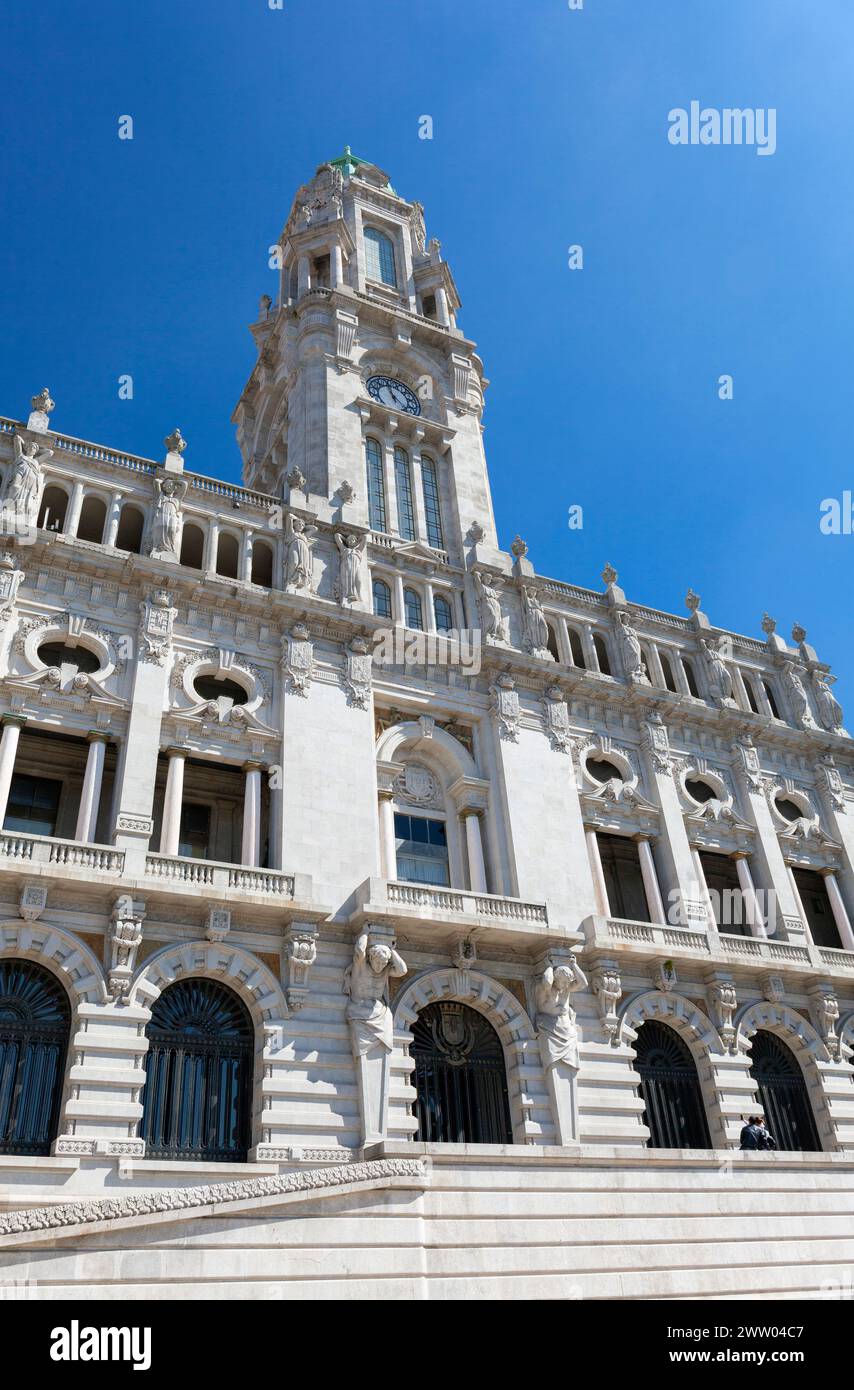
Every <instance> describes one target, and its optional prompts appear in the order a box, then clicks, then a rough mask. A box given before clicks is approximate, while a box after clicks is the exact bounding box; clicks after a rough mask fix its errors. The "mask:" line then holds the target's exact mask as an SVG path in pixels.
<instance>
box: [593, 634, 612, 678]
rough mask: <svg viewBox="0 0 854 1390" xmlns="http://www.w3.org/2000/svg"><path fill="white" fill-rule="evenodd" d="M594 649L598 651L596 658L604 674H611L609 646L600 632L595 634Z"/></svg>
mask: <svg viewBox="0 0 854 1390" xmlns="http://www.w3.org/2000/svg"><path fill="white" fill-rule="evenodd" d="M593 650H594V651H595V652H596V660H597V661H598V663H599V670H600V671H601V672H602V675H603V676H610V674H611V663H610V661H609V660H608V648H607V647H606V646H605V638H604V637H603V636H602V634H601V633H599V632H594V634H593Z"/></svg>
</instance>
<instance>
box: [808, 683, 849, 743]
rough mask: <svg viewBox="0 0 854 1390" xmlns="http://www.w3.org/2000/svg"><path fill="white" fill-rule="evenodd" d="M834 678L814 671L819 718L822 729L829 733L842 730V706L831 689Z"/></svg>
mask: <svg viewBox="0 0 854 1390" xmlns="http://www.w3.org/2000/svg"><path fill="white" fill-rule="evenodd" d="M833 679H835V678H834V677H832V676H831V677H830V678H828V677H827V676H823V675H822V674H821V672H820V671H813V676H812V684H813V690H814V692H815V702H816V706H817V707H818V717H819V719H820V720H821V724H822V728H824V729H827V731H828V733H832V734H835V733H839V732H840V730H841V729H842V706H841V705H840V703H839V701H838V700H837V698H836V696H835V695H834V694H833V691H832V690H831V688H830V681H831V680H833Z"/></svg>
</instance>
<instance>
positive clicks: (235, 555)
mask: <svg viewBox="0 0 854 1390" xmlns="http://www.w3.org/2000/svg"><path fill="white" fill-rule="evenodd" d="M239 563H240V546H239V545H238V542H237V537H236V536H232V535H231V534H230V533H229V532H228V531H222V532H220V535H219V537H218V538H217V545H216V572H217V574H221V575H222V577H223V579H236V578H237V573H238V565H239Z"/></svg>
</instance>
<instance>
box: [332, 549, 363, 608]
mask: <svg viewBox="0 0 854 1390" xmlns="http://www.w3.org/2000/svg"><path fill="white" fill-rule="evenodd" d="M335 544H336V545H337V547H338V552H339V561H338V584H337V586H336V597H337V598H338V602H339V603H343V604H347V605H352V604H362V603H363V602H364V598H365V565H364V560H365V555H366V554H367V550H368V536H367V532H365V534H364V535H362V536H357V535H354V534H353V532H347V533H346V534H345V535H342V534H341V532H340V531H336V532H335Z"/></svg>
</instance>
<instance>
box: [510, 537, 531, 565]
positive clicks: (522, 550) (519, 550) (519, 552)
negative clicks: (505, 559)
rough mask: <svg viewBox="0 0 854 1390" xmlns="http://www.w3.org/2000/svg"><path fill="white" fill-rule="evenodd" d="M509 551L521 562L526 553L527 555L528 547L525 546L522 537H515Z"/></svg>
mask: <svg viewBox="0 0 854 1390" xmlns="http://www.w3.org/2000/svg"><path fill="white" fill-rule="evenodd" d="M510 549H511V550H512V552H513V554H514V555H515V556H516V558H517V560H522V559H524V557H525V556H526V555H527V553H528V546H527V543H526V542H525V541H523V540H522V537H521V536H517V537H516V539H515V541H514V542H513V544H512V545H511V547H510Z"/></svg>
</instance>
